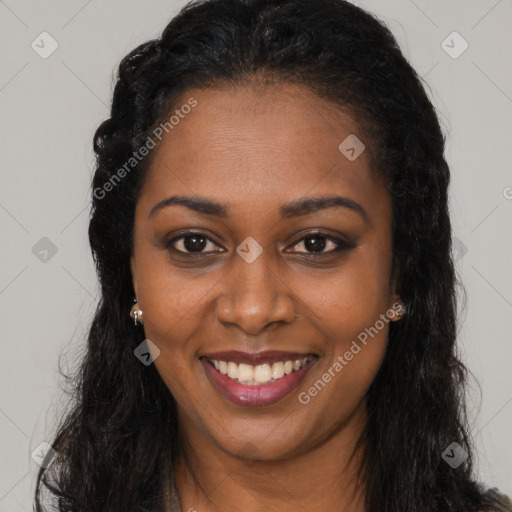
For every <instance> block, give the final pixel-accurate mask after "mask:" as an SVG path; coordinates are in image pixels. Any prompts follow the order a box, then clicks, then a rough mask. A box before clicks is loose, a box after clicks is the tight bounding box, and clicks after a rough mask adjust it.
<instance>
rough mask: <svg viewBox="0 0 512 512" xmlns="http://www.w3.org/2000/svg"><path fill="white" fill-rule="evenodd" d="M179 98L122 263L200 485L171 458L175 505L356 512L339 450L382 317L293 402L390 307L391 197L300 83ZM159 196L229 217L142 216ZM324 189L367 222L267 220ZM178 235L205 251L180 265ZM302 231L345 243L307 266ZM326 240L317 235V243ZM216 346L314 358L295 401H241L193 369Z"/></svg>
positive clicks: (345, 454)
mask: <svg viewBox="0 0 512 512" xmlns="http://www.w3.org/2000/svg"><path fill="white" fill-rule="evenodd" d="M190 97H193V98H195V99H196V100H197V102H198V104H197V106H196V107H195V108H194V109H192V111H191V113H190V114H188V115H187V116H185V118H184V119H181V120H180V123H179V124H178V125H176V126H175V127H174V129H173V130H172V131H169V133H168V134H166V135H165V136H164V138H163V140H162V143H161V144H160V146H159V147H158V148H157V149H155V150H154V151H155V154H154V155H153V156H154V158H153V161H152V164H151V166H150V169H149V171H148V174H147V177H146V181H145V183H144V186H143V188H142V190H141V194H140V198H139V200H138V202H137V206H136V214H135V231H134V237H135V245H134V247H135V248H134V255H133V257H132V260H131V268H132V277H133V285H134V290H135V293H136V296H137V298H138V306H139V307H140V308H141V309H142V310H143V312H144V330H145V334H146V337H147V338H149V339H150V340H151V341H152V342H153V343H154V344H155V345H157V346H158V348H159V349H160V351H161V352H160V355H159V357H157V358H156V360H155V362H154V364H155V365H156V367H157V370H158V372H159V373H160V375H161V376H162V379H163V380H164V382H165V384H166V385H167V387H168V388H169V390H170V392H171V393H172V394H173V395H174V397H175V399H176V402H177V405H178V421H179V428H180V433H181V435H182V437H183V442H184V443H185V445H186V446H187V450H188V452H189V454H190V458H191V460H193V461H194V468H195V476H196V479H197V480H198V481H199V482H200V483H201V484H202V488H203V491H202V490H201V489H200V488H198V487H196V486H195V485H194V480H193V478H192V475H191V472H190V470H189V468H188V466H187V465H186V464H185V463H184V462H183V461H180V462H179V463H178V464H177V466H176V468H175V471H176V476H175V478H176V487H177V490H178V493H179V496H180V501H181V505H182V510H189V509H190V508H192V507H193V508H194V509H196V510H198V511H201V512H206V511H213V510H223V511H226V512H228V511H235V510H240V507H241V506H242V505H241V504H243V509H244V511H246V512H253V511H273V510H276V511H277V510H280V511H283V510H294V511H295V510H297V509H298V510H306V511H311V512H313V511H320V510H322V511H325V510H345V511H347V512H359V511H363V507H362V504H361V501H360V500H359V498H361V493H362V489H361V488H360V486H359V487H358V486H357V485H356V484H355V481H354V478H355V463H356V462H357V461H358V457H359V456H358V455H357V454H356V456H355V457H354V459H353V461H352V462H351V463H349V457H350V455H351V454H352V452H353V450H354V445H355V442H356V440H357V438H358V436H359V435H360V433H361V429H362V428H363V426H364V424H365V420H366V406H365V395H366V392H367V390H368V388H369V386H370V384H371V382H372V381H373V379H374V377H375V375H376V374H377V371H378V369H379V367H380V365H381V363H382V360H383V357H384V354H385V350H386V344H387V335H388V329H389V323H387V322H384V327H383V328H381V329H380V330H379V332H378V334H377V335H375V336H374V337H373V338H369V341H368V343H367V344H366V345H362V344H361V343H360V345H361V347H362V350H361V351H360V352H359V353H357V355H355V356H354V357H353V359H352V360H351V361H349V362H348V361H346V362H347V364H346V365H344V366H343V369H342V370H341V371H338V372H335V375H336V376H335V377H334V378H332V379H331V381H330V382H329V383H328V384H327V385H326V386H325V387H324V388H323V389H322V390H321V391H320V392H319V393H318V394H317V395H316V396H315V397H313V398H311V400H310V401H309V403H307V404H303V403H301V402H300V401H299V400H298V395H299V393H301V392H305V391H307V390H308V389H309V388H310V387H311V386H312V385H313V384H314V383H315V382H316V381H317V380H318V379H321V378H322V375H323V374H325V373H326V372H328V371H329V369H331V372H332V368H333V365H334V363H335V362H336V360H337V358H338V357H343V356H344V354H345V353H346V352H347V350H349V348H350V346H351V344H352V342H353V341H354V340H357V336H358V335H359V334H360V333H361V332H362V331H364V330H365V328H368V327H370V326H373V325H374V324H375V322H376V321H377V320H378V319H379V318H382V317H381V315H382V314H384V313H385V312H386V311H388V310H389V308H391V307H392V305H393V304H395V303H396V302H397V301H399V297H398V296H397V295H396V294H395V293H394V289H393V287H392V286H390V271H391V257H392V253H391V221H392V218H391V200H390V197H389V195H388V194H387V193H386V191H385V189H384V187H383V186H382V185H381V184H380V183H379V182H377V181H375V180H374V178H372V176H371V171H370V165H371V161H370V155H369V151H368V150H367V151H364V152H363V153H362V154H361V155H360V156H359V157H358V158H357V159H356V160H355V161H349V160H348V159H347V158H345V156H344V155H343V154H342V153H341V152H340V150H339V149H338V145H339V144H340V143H341V142H342V141H343V140H344V139H345V138H346V137H347V136H348V135H349V134H352V133H355V134H359V138H362V135H361V131H360V129H359V127H358V125H357V123H356V122H355V120H354V119H353V118H352V117H351V116H350V115H349V114H348V113H346V112H343V111H342V110H341V109H340V108H339V107H336V106H335V105H333V104H331V103H329V102H328V101H326V100H324V99H322V98H320V97H318V96H317V95H315V94H314V93H313V92H311V91H309V90H308V89H306V88H303V87H300V86H294V85H290V84H288V85H280V86H278V87H277V86H273V85H267V86H266V87H256V86H253V85H250V84H249V85H243V86H239V87H237V88H232V87H224V88H223V87H219V88H215V89H213V88H210V89H205V90H189V91H187V92H186V93H185V94H184V95H183V96H182V98H181V99H180V101H178V103H177V105H178V106H180V105H182V104H185V103H186V101H187V100H188V98H190ZM171 195H188V196H190V195H193V196H200V197H207V198H210V199H213V200H215V201H218V202H222V203H226V204H227V205H228V206H229V209H230V212H229V216H227V217H225V218H217V217H214V216H211V215H205V214H201V213H198V212H195V211H193V210H191V209H188V208H187V207H184V206H180V205H178V206H177V205H174V206H168V207H166V208H163V209H161V210H160V211H159V212H158V213H156V214H155V215H154V216H152V217H151V218H148V216H149V212H150V211H151V209H152V208H153V206H155V205H156V204H157V203H158V202H159V201H161V200H162V199H164V198H166V197H169V196H171ZM327 195H337V196H343V197H347V198H350V199H351V200H353V201H356V202H357V203H359V204H360V205H361V206H362V207H363V208H364V210H365V211H366V215H367V221H365V219H364V218H363V216H361V215H360V214H359V213H357V212H356V211H353V210H351V209H348V208H342V207H331V208H327V209H322V210H319V211H316V212H312V213H309V214H305V215H301V216H298V217H294V218H286V219H282V220H281V219H280V218H279V207H280V206H281V204H283V203H285V202H289V201H291V200H294V199H299V198H304V197H319V196H327ZM187 229H189V230H197V231H199V232H200V233H201V234H205V235H208V236H211V237H213V239H214V241H213V242H207V241H206V242H205V244H204V245H203V246H200V247H199V249H198V250H199V251H201V250H202V251H203V253H204V252H209V253H210V254H209V255H204V254H203V255H199V256H197V255H196V256H193V257H191V256H187V254H186V248H185V246H184V242H185V239H183V238H182V239H179V240H178V241H175V243H174V248H175V251H173V250H172V248H171V247H169V248H166V247H165V242H166V241H168V240H171V239H173V238H174V237H177V236H179V235H183V231H184V230H187ZM315 229H320V230H321V231H324V232H326V233H327V234H328V235H331V236H334V237H338V238H340V239H341V240H343V236H345V237H347V239H348V240H350V241H352V242H354V244H355V247H354V248H349V249H347V250H345V251H342V252H339V253H331V254H330V255H325V256H322V257H317V258H316V260H314V259H313V258H312V257H311V256H309V259H308V254H309V255H311V254H315V252H314V251H315V249H314V248H313V249H311V247H309V246H308V245H306V242H307V240H305V239H304V237H306V236H307V235H308V234H310V235H311V232H314V230H315ZM249 236H250V237H252V238H254V239H255V240H256V241H257V242H258V244H259V245H260V246H261V247H262V248H263V252H262V253H261V255H260V256H259V257H258V258H257V259H256V260H254V261H253V262H252V263H248V262H247V261H245V260H244V259H243V258H241V257H240V256H239V255H238V254H237V252H236V248H237V246H239V245H240V244H241V243H242V242H243V241H244V240H245V239H246V238H247V237H249ZM322 240H324V239H322ZM189 241H190V239H189ZM201 247H202V248H201ZM335 247H336V243H333V242H329V241H328V240H326V245H325V247H323V248H320V249H318V250H319V251H320V252H321V253H322V252H323V253H325V254H327V253H328V252H329V251H331V250H332V249H334V248H335ZM179 250H181V251H184V252H182V253H181V256H180V253H179V252H177V251H179ZM210 251H211V252H210ZM214 251H220V252H214ZM391 321H398V318H397V317H395V318H394V319H392V320H391ZM223 350H241V351H246V352H261V351H265V350H284V351H290V352H303V353H312V354H316V355H317V356H318V360H317V361H316V363H315V365H314V366H313V367H312V368H311V370H310V371H309V372H308V374H307V375H306V377H305V379H304V380H303V381H302V383H301V384H300V386H299V387H298V388H297V389H296V390H295V391H294V392H292V393H291V394H289V395H288V396H286V397H285V398H283V399H281V400H280V401H279V402H277V403H275V404H273V405H270V406H263V407H252V408H251V407H242V406H238V405H235V404H233V403H231V402H229V401H228V400H227V399H225V398H224V397H223V396H221V395H220V394H219V393H218V392H217V391H216V390H215V388H214V387H213V386H212V385H211V384H210V382H209V381H208V379H207V377H206V375H205V372H204V369H203V366H202V364H201V363H200V361H199V359H198V358H199V356H200V355H202V354H204V353H207V352H213V351H223ZM333 482H336V485H334V484H333Z"/></svg>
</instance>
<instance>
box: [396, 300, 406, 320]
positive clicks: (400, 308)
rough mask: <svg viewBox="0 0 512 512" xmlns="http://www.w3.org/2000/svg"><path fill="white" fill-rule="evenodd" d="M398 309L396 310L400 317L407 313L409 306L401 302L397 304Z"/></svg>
mask: <svg viewBox="0 0 512 512" xmlns="http://www.w3.org/2000/svg"><path fill="white" fill-rule="evenodd" d="M395 306H396V308H397V310H398V311H396V312H395V314H396V316H397V317H398V318H402V317H403V316H404V315H405V314H406V313H407V308H406V307H405V306H404V305H403V304H400V303H397V304H395Z"/></svg>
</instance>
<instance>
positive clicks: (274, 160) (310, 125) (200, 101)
mask: <svg viewBox="0 0 512 512" xmlns="http://www.w3.org/2000/svg"><path fill="white" fill-rule="evenodd" d="M191 99H193V100H195V101H196V102H197V104H196V106H194V108H192V109H188V108H187V109H184V110H183V112H185V111H186V112H188V113H186V114H184V113H183V112H182V113H181V115H180V116H179V122H178V123H176V124H175V125H174V126H173V128H172V129H171V130H169V132H168V133H166V134H164V137H163V139H162V142H161V144H160V145H159V146H158V147H157V148H156V149H155V150H154V151H155V154H154V155H153V160H152V164H151V166H150V168H149V170H148V174H147V177H146V182H145V185H144V187H143V192H145V195H146V196H148V195H149V196H151V197H152V198H153V200H157V199H158V198H161V197H163V196H165V195H171V194H174V193H176V192H182V193H185V194H187V195H200V196H207V197H212V196H213V197H215V198H216V199H217V200H218V201H221V202H224V203H229V204H232V205H233V209H234V210H236V209H237V208H241V207H243V206H245V207H248V206H249V205H251V207H252V208H253V209H254V208H257V207H258V206H259V207H263V206H262V205H263V203H264V202H265V201H264V200H265V199H268V200H270V199H272V200H273V201H276V202H277V203H284V202H286V201H289V200H290V199H293V198H299V197H304V196H306V195H315V194H317V195H320V194H322V195H325V193H331V194H332V193H333V192H340V193H343V194H344V195H349V196H352V198H354V199H355V200H357V201H358V202H367V203H372V202H373V203H375V202H376V201H379V200H380V201H382V200H383V199H384V198H383V197H382V196H383V195H385V193H384V190H383V189H382V187H381V186H380V185H379V184H378V183H376V182H375V181H374V180H373V178H372V172H371V169H370V165H371V159H370V155H369V151H368V150H363V151H362V153H361V154H360V155H359V156H358V157H357V158H355V159H353V158H352V159H350V158H347V154H346V153H344V152H343V151H344V150H345V149H346V147H347V144H348V146H354V142H355V144H356V146H354V147H355V150H356V151H357V152H359V151H361V148H362V147H363V146H361V145H360V146H357V144H360V142H362V143H363V144H364V136H363V134H362V132H361V129H360V127H359V125H358V123H357V122H356V120H355V119H353V117H352V116H351V115H350V114H349V113H348V112H347V111H344V110H342V109H341V107H339V106H337V105H335V104H334V103H332V102H329V101H327V100H325V99H323V98H321V97H319V96H317V95H316V94H315V93H313V92H312V91H310V90H309V89H307V88H305V87H301V86H297V85H292V84H281V85H271V86H265V87H253V86H250V85H244V86H238V87H219V88H212V89H190V90H188V91H186V92H185V93H184V94H183V95H182V96H181V97H180V98H179V99H178V100H177V101H176V102H175V104H174V112H176V110H178V111H180V107H181V106H182V105H186V104H188V103H190V100H191ZM178 113H179V112H178ZM171 114H172V113H170V115H171ZM176 119H177V118H176ZM354 137H357V138H356V139H354ZM358 140H359V141H360V142H357V141H358ZM344 141H348V142H347V143H345V142H344ZM340 144H341V149H340ZM349 149H350V148H349ZM352 155H353V153H352ZM349 156H350V153H349ZM356 197H357V199H356ZM268 206H269V205H268V204H267V205H266V207H268Z"/></svg>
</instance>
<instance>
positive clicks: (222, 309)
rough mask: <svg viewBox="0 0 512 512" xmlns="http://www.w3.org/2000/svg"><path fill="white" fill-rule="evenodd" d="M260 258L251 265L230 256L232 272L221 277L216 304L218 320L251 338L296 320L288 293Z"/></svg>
mask: <svg viewBox="0 0 512 512" xmlns="http://www.w3.org/2000/svg"><path fill="white" fill-rule="evenodd" d="M264 254H265V251H263V253H262V254H261V255H260V256H259V257H258V258H257V259H256V260H254V261H253V262H252V263H248V262H247V261H245V260H244V259H243V258H241V257H239V256H238V255H234V263H233V265H234V268H232V269H231V270H230V272H228V273H227V275H226V276H225V278H224V281H223V290H222V292H221V295H220V297H219V298H218V300H217V318H218V320H219V321H220V322H222V323H225V324H235V325H237V326H239V327H240V328H241V329H243V330H244V331H245V332H246V333H248V334H252V335H255V334H258V333H259V332H260V331H261V330H263V329H264V328H265V327H266V326H267V325H268V324H271V323H277V322H283V323H291V322H292V321H293V320H294V318H295V316H296V315H295V307H294V301H293V300H292V297H291V291H290V289H289V288H288V287H287V286H286V284H284V283H283V282H282V280H281V279H279V278H278V277H277V274H276V272H275V271H274V270H273V269H271V268H270V266H269V262H268V261H267V259H266V258H265V257H264Z"/></svg>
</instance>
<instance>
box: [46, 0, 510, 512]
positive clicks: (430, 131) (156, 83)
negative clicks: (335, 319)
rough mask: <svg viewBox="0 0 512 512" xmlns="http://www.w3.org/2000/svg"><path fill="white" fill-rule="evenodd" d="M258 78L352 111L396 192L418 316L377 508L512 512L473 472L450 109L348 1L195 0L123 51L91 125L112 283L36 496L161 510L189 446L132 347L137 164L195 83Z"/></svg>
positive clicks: (387, 414) (103, 273)
mask: <svg viewBox="0 0 512 512" xmlns="http://www.w3.org/2000/svg"><path fill="white" fill-rule="evenodd" d="M254 77H258V78H259V80H263V81H264V82H266V83H280V82H282V83H283V82H288V83H296V84H301V85H303V86H306V87H309V88H311V90H313V91H314V92H315V93H317V94H318V95H320V96H322V97H324V98H327V99H329V100H330V101H332V102H333V104H336V106H339V107H340V108H346V109H348V110H349V111H350V112H351V113H352V114H353V116H354V117H355V119H357V121H358V123H360V124H361V126H362V130H363V133H364V134H365V137H366V138H365V142H366V141H367V142H368V147H369V151H370V154H371V157H372V168H373V170H374V172H375V174H376V175H377V176H378V177H379V179H381V180H382V182H383V183H384V184H385V185H386V187H387V190H388V192H389V194H390V196H391V198H392V205H393V226H392V247H393V277H394V278H395V279H396V283H397V288H396V291H397V293H398V294H399V295H400V297H401V299H402V301H403V302H404V303H405V304H406V307H407V314H406V316H405V317H404V318H403V319H402V320H401V321H400V322H393V323H391V325H390V331H389V345H388V350H387V353H386V356H385V360H384V362H383V364H382V366H381V368H380V370H379V373H378V375H377V376H376V378H375V380H374V382H373V383H372V385H371V388H370V390H369V392H368V396H367V407H368V422H367V425H366V427H365V430H364V432H363V433H362V436H361V446H362V447H363V448H364V452H363V453H364V457H363V464H362V466H361V471H360V475H361V476H362V475H364V478H362V482H363V485H364V487H363V488H364V492H365V494H364V496H365V503H366V510H367V511H368V512H397V511H400V512H404V511H414V512H427V511H429V512H430V511H443V512H449V511H453V512H455V511H457V512H462V511H475V512H476V511H490V510H495V511H496V510H507V508H506V505H505V502H504V501H502V500H501V498H500V496H499V494H498V493H497V492H496V491H495V490H494V489H491V490H489V491H486V490H485V489H484V488H483V487H482V485H481V484H479V483H477V482H476V481H475V480H474V478H473V468H472V465H473V461H472V447H471V441H470V438H469V429H468V426H467V419H466V411H465V398H464V396H465V394H464V389H465V382H466V379H467V373H468V370H467V369H466V367H465V366H464V365H463V363H462V362H461V361H460V360H459V358H458V356H457V351H456V345H455V342H456V334H457V319H456V310H457V307H456V306H457V304H456V286H457V285H458V279H457V276H456V273H455V270H454V264H453V260H452V256H451V243H452V240H451V226H450V219H449V214H448V204H447V195H448V185H449V178H450V175H449V168H448V165H447V163H446V161H445V158H444V142H445V141H444V136H443V134H442V131H441V128H440V125H439V121H438V117H437V115H436V112H435V109H434V107H433V105H432V104H431V102H430V101H429V99H428V96H427V94H426V92H425V89H424V86H423V83H422V80H421V79H420V78H419V77H418V75H417V74H416V72H415V71H414V70H413V69H412V67H411V66H410V64H409V63H408V62H407V60H406V59H405V58H404V56H403V55H402V53H401V51H400V49H399V46H398V44H397V42H396V41H395V39H394V37H393V36H392V34H391V32H390V31H389V30H388V29H387V28H386V27H385V26H384V25H383V24H382V23H381V22H380V21H378V20H377V19H376V18H375V17H374V16H372V15H371V14H369V13H367V12H365V11H364V10H362V9H360V8H358V7H355V6H354V5H351V4H350V3H348V2H346V1H343V0H314V1H312V0H202V1H196V2H192V3H189V4H187V6H186V7H184V8H183V9H182V11H181V12H180V13H179V15H178V16H176V17H175V18H174V19H172V21H171V22H170V23H169V24H168V25H167V27H166V28H165V30H164V31H163V33H162V35H161V37H159V38H158V39H154V40H151V41H148V42H146V43H144V44H142V45H140V46H139V47H137V48H136V49H135V50H133V51H132V52H131V53H130V54H129V55H127V56H126V57H125V58H124V59H123V60H122V62H121V64H120V66H119V72H118V75H117V83H116V85H115V90H114V94H113V101H112V108H111V116H110V118H109V119H107V120H105V121H104V122H103V123H102V124H101V125H100V126H99V127H98V129H97V131H96V133H95V136H94V151H95V153H96V161H97V166H96V171H95V174H94V179H93V184H92V203H93V204H92V211H91V218H90V226H89V239H90V245H91V249H92V254H93V257H94V260H95V264H96V268H97V273H98V276H99V280H100V283H101V299H100V302H99V304H98V307H97V311H96V313H95V316H94V319H93V322H92V325H91V327H90V332H89V335H88V345H87V351H86V353H85V356H84V358H83V361H82V362H81V364H80V366H79V369H78V371H77V372H76V374H75V375H74V376H73V377H72V379H71V382H72V383H73V384H74V385H73V387H72V389H71V390H70V393H71V397H72V401H71V407H70V409H69V410H68V411H67V412H66V414H65V416H64V418H63V420H62V421H61V423H60V425H59V427H58V431H57V433H56V436H55V438H54V439H53V442H51V445H52V446H53V448H54V450H55V451H56V452H57V454H56V455H55V457H54V460H53V462H52V463H51V464H50V465H49V467H48V468H47V469H46V470H44V469H41V470H40V472H39V475H38V480H37V489H36V510H37V511H38V512H41V511H42V510H44V509H43V508H42V507H43V502H44V499H43V497H44V498H46V494H47V493H48V500H51V501H52V503H54V504H55V505H56V507H57V508H58V510H60V511H66V512H68V511H69V512H75V511H81V512H85V511H90V512H98V511H116V512H118V511H121V510H123V511H124V510H126V511H128V510H129V511H131V512H133V511H143V510H145V511H146V510H147V511H149V510H151V511H156V510H163V500H162V489H163V486H164V485H165V484H166V483H168V481H169V478H170V475H171V472H172V465H173V462H175V461H176V460H177V457H178V455H179V454H180V452H179V450H180V447H181V443H180V442H179V439H180V438H179V432H178V428H177V421H176V404H175V401H174V398H173V396H172V395H171V393H170V392H169V390H168V389H167V387H166V386H165V384H164V383H163V381H162V379H161V377H160V376H159V374H158V372H157V370H156V369H155V366H154V365H151V366H144V365H142V364H141V363H140V361H138V360H137V358H136V357H135V356H134V354H133V351H134V349H135V347H137V346H138V345H139V344H140V343H141V342H142V341H143V340H144V331H143V329H142V327H134V326H133V323H132V321H131V320H130V318H129V316H128V312H129V310H130V307H131V306H132V300H133V296H134V291H133V287H132V279H131V273H130V261H129V260H130V255H131V254H132V250H133V224H134V212H135V204H136V201H137V198H138V194H139V191H140V188H141V185H142V183H143V179H144V176H145V172H146V170H147V168H148V167H149V164H150V162H151V158H150V156H148V157H146V158H142V159H140V161H138V160H137V162H136V164H134V165H131V164H130V165H131V167H127V166H126V163H127V162H129V161H131V160H130V159H131V158H134V155H135V154H138V151H139V149H140V148H141V147H142V146H143V145H144V144H145V141H147V140H148V136H149V135H150V134H152V133H154V131H152V130H154V128H155V127H156V126H158V125H159V123H161V122H162V121H163V120H165V119H168V118H169V116H170V114H171V113H172V110H173V109H175V108H177V107H179V106H180V105H178V104H176V99H177V98H178V97H179V95H180V94H182V93H184V92H186V91H187V89H189V88H191V87H196V88H207V87H212V86H218V85H233V86H236V85H237V84H241V83H243V82H244V81H246V80H248V79H250V78H254ZM336 106H334V107H333V108H336ZM132 164H133V161H132ZM123 166H124V169H125V172H124V173H120V172H119V170H120V169H121V168H123ZM108 183H110V186H108ZM454 442H456V443H458V445H459V446H460V447H461V448H462V449H464V450H465V452H466V453H467V458H466V459H465V460H464V462H463V463H462V464H461V465H460V466H459V467H457V468H454V467H452V465H450V464H448V463H447V461H446V460H445V457H443V454H444V452H445V450H446V448H448V447H449V446H450V445H451V444H452V443H454Z"/></svg>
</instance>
